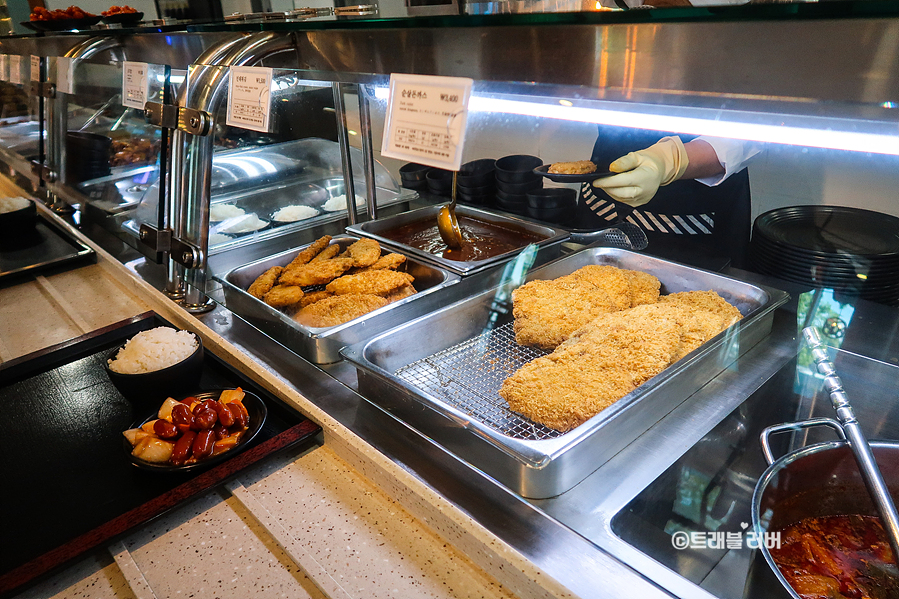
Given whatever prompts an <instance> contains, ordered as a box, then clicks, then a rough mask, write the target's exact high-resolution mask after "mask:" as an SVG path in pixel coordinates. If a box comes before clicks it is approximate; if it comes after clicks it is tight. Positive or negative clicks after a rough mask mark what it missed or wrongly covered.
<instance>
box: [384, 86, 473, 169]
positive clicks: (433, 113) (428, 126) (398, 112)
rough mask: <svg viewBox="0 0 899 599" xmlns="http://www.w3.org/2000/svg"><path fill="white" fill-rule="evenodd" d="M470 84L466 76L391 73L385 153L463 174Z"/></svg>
mask: <svg viewBox="0 0 899 599" xmlns="http://www.w3.org/2000/svg"><path fill="white" fill-rule="evenodd" d="M471 85H472V80H471V79H466V78H462V77H432V76H428V75H402V74H393V75H391V76H390V100H389V104H388V107H387V127H386V129H387V130H386V132H385V134H384V141H383V143H382V145H381V154H383V155H384V156H389V157H391V158H399V159H401V160H409V161H411V162H417V163H419V164H426V165H428V166H433V167H436V168H443V169H448V170H452V171H457V170H459V167H460V166H462V146H463V144H464V141H465V123H466V121H467V120H468V99H469V97H470V96H471Z"/></svg>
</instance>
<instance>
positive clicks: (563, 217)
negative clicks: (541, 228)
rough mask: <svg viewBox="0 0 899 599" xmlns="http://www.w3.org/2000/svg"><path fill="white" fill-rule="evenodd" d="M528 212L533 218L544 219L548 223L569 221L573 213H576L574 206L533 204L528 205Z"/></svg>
mask: <svg viewBox="0 0 899 599" xmlns="http://www.w3.org/2000/svg"><path fill="white" fill-rule="evenodd" d="M526 213H527V215H528V216H530V217H531V218H536V219H537V220H542V221H544V222H548V223H560V222H564V221H567V220H568V219H569V218H570V217H571V216H572V214H573V213H574V206H567V207H559V208H534V207H533V206H530V205H528V207H527V211H526Z"/></svg>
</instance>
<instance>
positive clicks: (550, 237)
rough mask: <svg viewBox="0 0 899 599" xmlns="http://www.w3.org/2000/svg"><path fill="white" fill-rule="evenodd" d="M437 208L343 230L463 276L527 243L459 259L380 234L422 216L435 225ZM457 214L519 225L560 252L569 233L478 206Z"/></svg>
mask: <svg viewBox="0 0 899 599" xmlns="http://www.w3.org/2000/svg"><path fill="white" fill-rule="evenodd" d="M438 212H440V206H427V207H425V208H418V209H416V210H410V211H409V212H404V213H402V214H397V215H396V216H391V217H389V218H383V219H381V218H379V219H377V220H373V221H368V222H365V223H361V224H355V225H350V226H349V227H347V229H346V230H347V232H348V233H352V234H353V235H360V236H363V237H371V238H372V239H377V240H378V241H379V242H380V243H382V244H384V245H385V246H390V247H393V248H397V249H398V250H400V251H401V252H403V253H404V254H407V255H412V256H415V257H417V258H419V259H420V260H424V261H426V262H431V263H432V264H436V265H438V266H440V267H441V268H445V269H446V270H448V271H450V272H454V273H456V274H459V275H463V276H465V275H470V274H473V273H475V272H480V271H482V270H484V269H487V268H490V267H491V266H495V265H496V264H499V263H500V262H505V261H506V260H508V259H509V258H511V257H512V256H514V255H515V254H517V253H519V252H520V251H521V250H522V249H523V248H524V247H525V246H526V245H527V244H523V245H522V246H521V248H519V249H517V250H514V251H511V252H506V253H505V254H500V255H498V256H493V257H492V258H486V259H484V260H475V261H470V262H459V261H456V260H447V259H446V258H443V257H442V256H435V255H434V254H431V253H428V252H425V251H422V250H419V249H417V248H414V247H411V246H408V245H406V244H403V243H398V242H396V241H393V240H392V239H389V238H387V237H384V236H383V235H382V234H383V233H384V232H385V231H389V230H390V229H393V228H396V227H401V226H403V225H405V224H408V223H413V222H417V221H420V220H425V219H432V220H433V221H434V225H435V226H436V225H437V213H438ZM456 214H458V215H462V216H467V217H469V218H474V219H477V220H480V221H483V222H486V223H490V224H492V225H497V226H499V227H510V226H511V227H515V228H516V229H522V230H524V231H526V232H528V233H531V234H532V235H535V236H537V237H541V238H542V241H540V242H539V243H538V244H537V245H539V246H540V247H541V248H546V247H548V246H554V247H556V248H557V251H558V252H559V254H561V249H559V248H560V245H561V243H562V242H563V241H564V240H565V239H566V238H567V237H568V231H565V230H563V229H556V228H553V227H548V226H546V225H541V224H537V223H534V222H531V221H528V220H524V219H520V218H515V217H513V216H507V215H500V214H495V213H493V212H488V211H486V210H479V209H478V208H472V207H470V206H456ZM557 255H558V254H557Z"/></svg>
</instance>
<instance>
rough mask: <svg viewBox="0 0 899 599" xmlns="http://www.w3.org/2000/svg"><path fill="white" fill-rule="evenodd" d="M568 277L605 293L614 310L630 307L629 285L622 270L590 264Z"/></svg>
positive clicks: (628, 280)
mask: <svg viewBox="0 0 899 599" xmlns="http://www.w3.org/2000/svg"><path fill="white" fill-rule="evenodd" d="M569 276H572V277H577V278H579V279H581V280H582V281H585V282H587V283H589V284H591V285H595V286H596V287H597V288H598V289H602V290H603V291H605V292H606V293H607V294H608V296H609V298H610V299H611V300H612V306H613V308H614V309H615V310H625V309H627V308H630V307H631V284H630V279H629V278H628V276H627V275H626V274H625V271H624V269H621V268H616V267H614V266H608V265H599V264H590V265H588V266H584V267H582V268H579V269H577V270H576V271H574V272H573V273H571V275H569Z"/></svg>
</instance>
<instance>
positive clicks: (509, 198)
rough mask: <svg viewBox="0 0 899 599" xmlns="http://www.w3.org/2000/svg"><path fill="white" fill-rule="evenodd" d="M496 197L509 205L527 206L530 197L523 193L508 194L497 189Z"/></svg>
mask: <svg viewBox="0 0 899 599" xmlns="http://www.w3.org/2000/svg"><path fill="white" fill-rule="evenodd" d="M495 195H496V199H498V200H502V201H504V202H506V203H509V204H511V203H515V204H527V202H528V197H527V196H526V195H525V194H523V193H506V192H505V191H503V190H502V189H497V190H496V194H495Z"/></svg>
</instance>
